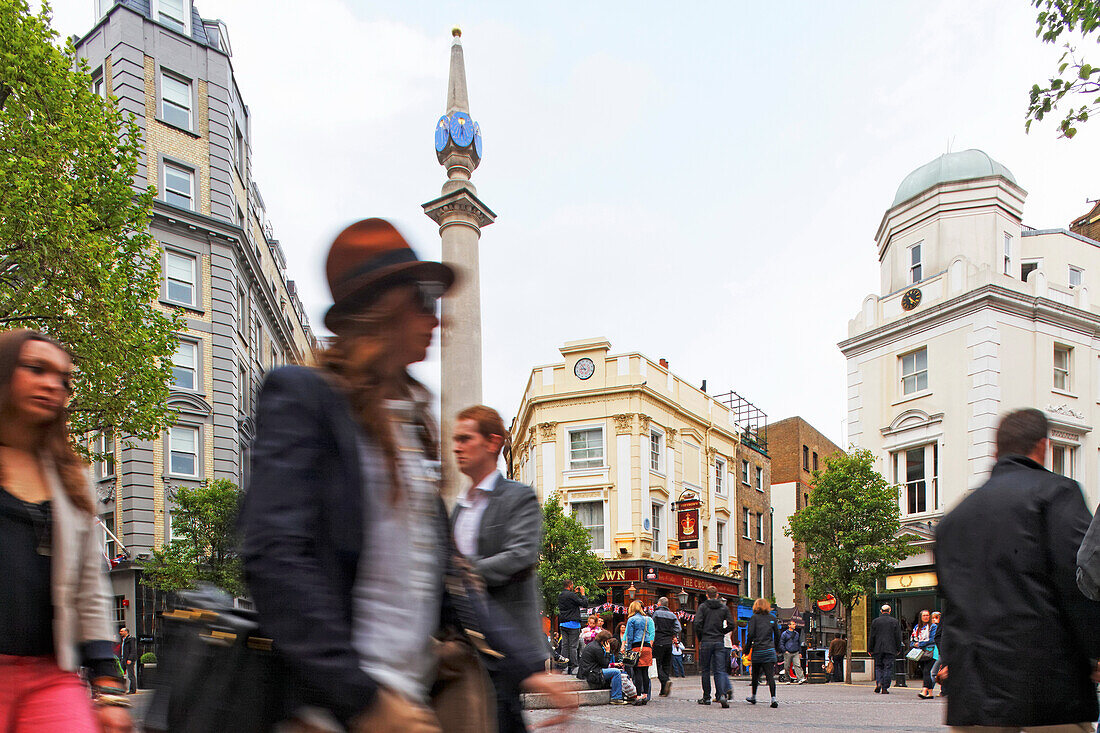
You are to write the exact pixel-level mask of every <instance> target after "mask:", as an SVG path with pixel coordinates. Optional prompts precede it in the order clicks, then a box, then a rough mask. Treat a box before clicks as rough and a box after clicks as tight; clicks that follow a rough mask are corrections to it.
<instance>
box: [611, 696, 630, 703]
mask: <svg viewBox="0 0 1100 733" xmlns="http://www.w3.org/2000/svg"><path fill="white" fill-rule="evenodd" d="M611 704H612V705H629V703H628V702H627V701H626V700H624V699H622V698H621V697H620V698H617V699H615V700H612V701H611Z"/></svg>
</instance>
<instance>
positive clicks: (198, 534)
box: [142, 479, 245, 596]
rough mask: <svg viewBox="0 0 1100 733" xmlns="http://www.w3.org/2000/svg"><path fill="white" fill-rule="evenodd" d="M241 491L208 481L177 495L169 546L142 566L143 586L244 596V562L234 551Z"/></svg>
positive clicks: (228, 483) (155, 552)
mask: <svg viewBox="0 0 1100 733" xmlns="http://www.w3.org/2000/svg"><path fill="white" fill-rule="evenodd" d="M239 496H240V490H239V489H238V488H237V485H236V484H234V483H233V482H232V481H228V480H226V479H216V480H215V481H204V482H203V483H202V485H201V486H198V487H196V488H193V489H189V488H181V489H179V490H178V491H177V493H176V509H175V511H173V512H172V534H173V535H174V536H175V539H173V540H172V541H171V542H169V543H167V544H166V545H164V546H163V547H161V548H159V549H156V550H153V557H152V559H151V560H148V561H146V562H145V563H143V564H142V569H143V570H144V571H145V584H146V585H148V586H149V587H151V588H155V589H157V590H161V591H165V592H173V591H177V590H183V589H185V588H194V587H195V584H196V583H198V582H199V581H206V582H209V583H213V584H214V585H216V586H218V587H219V588H221V589H222V590H225V591H226V592H228V593H229V594H231V595H234V596H240V595H243V594H244V592H245V586H244V581H243V579H242V575H241V561H240V558H239V557H238V556H237V552H236V546H237V543H236V539H237V538H236V520H237V506H238V501H239Z"/></svg>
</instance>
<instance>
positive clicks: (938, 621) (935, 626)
mask: <svg viewBox="0 0 1100 733" xmlns="http://www.w3.org/2000/svg"><path fill="white" fill-rule="evenodd" d="M930 633H931V636H932V646H931V647H930V648H931V649H932V668H931V669H930V670H929V671H928V676H929V678H930V679H931V681H932V684H931V685H929V686H928V696H929V697H931V696H932V690H934V689H935V687H936V682H937V679H936V675H937V674H939V671H940V638H941V637H942V636H943V614H941V613H940V612H939V611H933V612H932V631H931V632H930ZM940 697H943V684H942V683H941V684H940Z"/></svg>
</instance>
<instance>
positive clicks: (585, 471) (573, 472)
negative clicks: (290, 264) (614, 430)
mask: <svg viewBox="0 0 1100 733" xmlns="http://www.w3.org/2000/svg"><path fill="white" fill-rule="evenodd" d="M257 363H258V362H257ZM606 470H607V466H598V467H596V468H570V469H568V470H566V471H562V475H563V476H599V475H600V474H602V473H603V472H604V471H606Z"/></svg>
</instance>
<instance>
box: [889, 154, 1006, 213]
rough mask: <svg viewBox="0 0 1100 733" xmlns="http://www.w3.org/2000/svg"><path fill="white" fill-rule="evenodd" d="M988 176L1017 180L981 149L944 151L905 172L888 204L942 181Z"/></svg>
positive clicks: (900, 200) (899, 201)
mask: <svg viewBox="0 0 1100 733" xmlns="http://www.w3.org/2000/svg"><path fill="white" fill-rule="evenodd" d="M989 176H1004V177H1005V178H1007V179H1008V180H1010V181H1012V182H1013V183H1016V179H1015V177H1013V175H1012V171H1010V170H1009V169H1008V168H1005V167H1004V166H1003V165H1001V164H1000V163H998V162H997V161H995V160H993V158H990V157H989V156H988V155H986V153H985V152H984V151H981V150H976V149H974V148H971V149H970V150H963V151H960V152H958V153H945V154H943V155H941V156H940V157H938V158H936V159H935V160H933V161H932V162H931V163H925V164H924V165H922V166H921V167H920V168H917V169H916V170H915V171H913V172H912V173H910V174H909V175H907V176H906V177H905V179H904V180H903V181H902V182H901V185H900V186H898V192H897V194H896V195H895V196H894V203H892V204H890V207H891V208H893V207H894V206H897V205H898V204H900V203H901V202H902V201H907V200H909V199H911V198H913V197H914V196H916V195H917V194H919V193H923V192H924V191H927V190H928V189H930V188H932V187H933V186H938V185H939V184H941V183H947V182H949V181H970V180H973V179H975V178H988V177H989Z"/></svg>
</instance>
